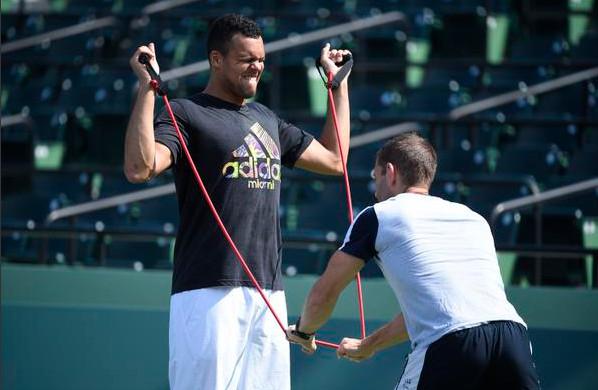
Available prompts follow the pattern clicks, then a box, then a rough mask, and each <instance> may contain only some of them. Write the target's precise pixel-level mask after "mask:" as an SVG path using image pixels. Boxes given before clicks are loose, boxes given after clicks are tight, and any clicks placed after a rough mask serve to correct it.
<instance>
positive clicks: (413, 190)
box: [403, 186, 428, 195]
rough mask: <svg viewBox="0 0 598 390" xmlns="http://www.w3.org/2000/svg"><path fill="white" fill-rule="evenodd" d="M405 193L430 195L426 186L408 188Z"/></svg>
mask: <svg viewBox="0 0 598 390" xmlns="http://www.w3.org/2000/svg"><path fill="white" fill-rule="evenodd" d="M403 193H409V194H419V195H428V189H427V188H426V187H424V186H411V187H407V188H406V189H405V191H403Z"/></svg>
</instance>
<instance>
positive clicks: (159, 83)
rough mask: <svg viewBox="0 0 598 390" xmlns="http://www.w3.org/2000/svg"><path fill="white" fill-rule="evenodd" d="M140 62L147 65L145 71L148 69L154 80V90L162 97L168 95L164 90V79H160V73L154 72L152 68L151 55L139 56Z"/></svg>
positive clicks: (142, 54) (143, 54)
mask: <svg viewBox="0 0 598 390" xmlns="http://www.w3.org/2000/svg"><path fill="white" fill-rule="evenodd" d="M138 61H139V62H140V63H141V64H143V65H145V69H147V73H149V75H150V77H151V79H152V83H151V85H152V87H153V88H154V90H155V91H156V93H157V94H158V95H160V96H164V95H166V91H165V90H164V88H162V79H161V78H160V75H159V74H158V72H156V71H155V70H154V67H153V66H152V64H150V57H149V55H147V54H145V53H141V54H139V58H138Z"/></svg>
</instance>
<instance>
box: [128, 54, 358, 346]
mask: <svg viewBox="0 0 598 390" xmlns="http://www.w3.org/2000/svg"><path fill="white" fill-rule="evenodd" d="M139 62H141V63H142V64H145V65H146V68H147V69H148V72H149V73H150V75H151V77H152V80H151V82H150V84H151V86H152V88H153V89H154V91H155V92H156V93H157V94H158V95H160V96H162V100H163V101H164V104H165V106H166V109H167V110H168V114H169V116H170V120H171V121H172V124H173V126H174V128H175V130H176V133H177V137H178V139H179V142H180V143H181V146H182V148H183V151H184V153H185V156H186V158H187V161H188V162H189V166H190V167H191V170H192V172H193V175H194V176H195V179H196V181H197V184H198V185H199V189H200V190H201V193H202V195H203V197H204V199H205V201H206V203H207V204H208V207H209V208H210V211H211V212H212V215H213V216H214V219H215V220H216V223H217V224H218V227H219V228H220V230H221V231H222V234H223V235H224V237H225V238H226V240H227V242H228V244H229V245H230V247H231V249H232V250H233V252H234V254H235V256H236V258H237V260H238V261H239V264H240V265H241V267H242V268H243V270H244V271H245V273H246V274H247V276H248V277H249V279H250V280H251V283H252V284H253V285H254V286H255V288H256V289H257V291H258V292H259V294H260V296H261V297H262V299H263V300H264V302H265V303H266V305H267V306H268V309H269V310H270V312H271V313H272V315H273V316H274V318H275V319H276V322H277V323H278V325H279V326H280V329H281V330H282V331H283V332H284V333H285V334H286V328H285V326H284V324H283V322H282V321H281V320H280V318H279V317H278V315H277V314H276V312H275V311H274V308H273V307H272V304H271V303H270V301H269V300H268V297H266V295H265V294H264V291H263V289H262V287H261V286H260V284H259V282H258V281H257V280H256V279H255V276H253V273H252V272H251V270H250V269H249V266H248V265H247V262H246V261H245V259H244V258H243V255H242V254H241V252H240V251H239V249H238V248H237V246H236V244H235V242H234V241H233V239H232V238H231V236H230V234H229V233H228V230H227V229H226V226H224V223H223V222H222V219H221V218H220V215H219V214H218V211H217V210H216V207H214V203H213V202H212V199H211V197H210V194H209V193H208V191H207V190H206V187H205V185H204V183H203V180H202V179H201V176H200V175H199V172H198V171H197V168H196V166H195V163H194V162H193V159H192V157H191V154H190V153H189V149H188V148H187V144H186V143H185V140H184V138H183V134H182V133H181V130H180V129H179V126H178V123H177V121H176V118H175V116H174V112H173V111H172V107H171V106H170V102H169V101H168V96H167V95H166V92H165V91H164V90H163V89H162V88H161V86H160V81H161V80H160V78H159V76H158V75H157V73H156V72H155V71H154V69H153V68H152V67H151V65H150V64H149V57H147V56H146V55H143V54H142V55H140V57H139ZM329 78H330V79H331V78H332V74H331V73H330V74H329ZM328 93H329V95H328V96H329V98H330V105H331V110H332V114H333V119H334V125H335V128H336V135H337V142H338V145H339V149H340V153H341V160H342V162H343V173H344V177H345V185H346V189H347V201H348V207H349V219H350V221H351V222H352V221H353V209H352V206H351V193H350V188H349V179H348V176H347V170H346V161H345V159H344V156H343V151H342V146H341V144H340V133H339V130H338V123H337V119H336V107H335V105H334V100H333V99H332V91H331V89H328ZM357 290H358V295H359V297H358V298H359V306H360V311H359V314H360V319H361V334H362V338H364V337H365V320H364V317H363V299H362V293H361V280H360V277H359V274H358V275H357ZM316 344H318V345H321V346H323V347H328V348H332V349H338V347H339V345H338V344H334V343H331V342H328V341H323V340H316Z"/></svg>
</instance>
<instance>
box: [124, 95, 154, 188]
mask: <svg viewBox="0 0 598 390" xmlns="http://www.w3.org/2000/svg"><path fill="white" fill-rule="evenodd" d="M154 104H155V96H154V92H153V90H152V89H151V88H150V86H149V85H140V87H139V91H138V93H137V99H136V101H135V105H134V107H133V112H132V113H131V117H130V119H129V124H128V126H127V133H126V136H125V157H124V171H125V175H126V176H127V179H129V180H130V181H132V182H143V181H146V180H148V179H149V178H150V177H151V174H152V171H153V169H154V163H155V154H156V145H155V139H154V126H153V117H154Z"/></svg>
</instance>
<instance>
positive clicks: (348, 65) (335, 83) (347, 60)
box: [316, 54, 353, 90]
mask: <svg viewBox="0 0 598 390" xmlns="http://www.w3.org/2000/svg"><path fill="white" fill-rule="evenodd" d="M338 65H341V68H340V69H339V70H338V72H337V74H336V76H334V77H333V78H332V80H330V81H327V80H326V78H325V77H324V76H323V75H322V71H321V70H320V68H322V69H324V67H323V66H322V62H321V61H320V59H319V58H317V59H316V69H318V73H320V77H322V81H324V85H326V88H328V89H332V90H334V89H337V88H338V87H339V85H341V82H342V81H343V80H344V79H345V77H347V75H348V74H349V72H350V71H351V69H352V68H353V56H352V55H351V54H345V55H343V59H342V60H341V62H339V63H338Z"/></svg>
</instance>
